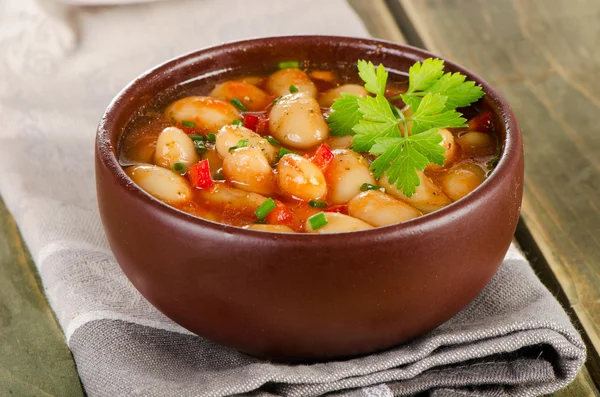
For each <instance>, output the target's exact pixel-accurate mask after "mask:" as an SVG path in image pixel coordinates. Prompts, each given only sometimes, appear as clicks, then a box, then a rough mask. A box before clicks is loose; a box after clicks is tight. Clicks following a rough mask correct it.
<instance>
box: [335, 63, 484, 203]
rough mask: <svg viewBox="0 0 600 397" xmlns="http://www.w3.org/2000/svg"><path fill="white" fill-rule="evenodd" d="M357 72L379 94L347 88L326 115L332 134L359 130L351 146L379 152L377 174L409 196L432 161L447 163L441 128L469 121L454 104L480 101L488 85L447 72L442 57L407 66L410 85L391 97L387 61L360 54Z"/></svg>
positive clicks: (356, 148) (370, 151)
mask: <svg viewBox="0 0 600 397" xmlns="http://www.w3.org/2000/svg"><path fill="white" fill-rule="evenodd" d="M358 74H359V76H360V78H361V79H362V80H363V81H364V82H365V88H366V90H367V91H369V92H370V93H371V94H374V95H375V96H374V97H373V96H367V97H364V98H359V97H357V96H355V95H351V94H342V96H341V97H340V98H338V99H336V100H335V102H334V103H333V105H332V107H331V108H332V110H333V113H331V115H330V116H329V118H328V120H327V122H328V123H329V127H330V129H331V134H332V135H337V136H345V135H354V137H353V138H352V149H354V150H356V151H358V152H369V153H371V154H373V155H377V156H379V157H377V158H376V159H375V160H374V161H373V162H372V163H371V169H372V170H373V173H374V175H375V177H377V178H380V177H381V176H383V174H386V175H387V177H388V179H389V181H390V183H392V184H395V185H396V187H397V188H398V189H400V190H401V191H402V192H403V193H404V194H405V195H406V196H407V197H410V196H411V195H412V194H414V193H415V191H416V187H417V186H419V184H420V180H419V175H418V172H421V171H423V170H424V169H425V167H426V166H427V164H429V163H435V164H438V165H443V164H444V160H445V157H444V148H443V147H442V146H440V143H441V142H442V136H441V135H440V134H439V132H438V131H439V129H440V128H456V127H465V126H466V121H467V120H466V119H464V118H463V117H462V114H461V113H459V112H457V111H456V110H455V109H456V108H457V107H463V106H468V105H470V104H471V103H473V102H476V101H477V100H478V99H479V98H481V97H482V96H483V95H484V93H483V90H482V89H481V87H479V86H476V85H475V83H474V82H472V81H465V79H466V76H464V75H462V74H460V73H444V61H442V60H440V59H432V58H429V59H426V60H424V61H423V62H417V63H415V64H414V65H413V66H412V67H411V68H410V70H409V72H408V77H409V80H408V90H407V91H406V92H405V93H403V94H400V95H398V96H397V97H392V98H390V99H389V100H388V99H387V98H386V97H385V89H386V83H387V78H388V73H387V71H386V70H385V68H384V66H383V65H379V66H378V67H377V68H375V65H373V63H372V62H366V61H364V60H360V61H358ZM400 98H402V100H403V101H404V103H405V104H406V105H407V106H406V107H405V108H404V109H399V108H398V107H396V106H395V105H394V104H393V103H392V102H393V101H395V100H397V99H400ZM408 109H411V111H412V112H410V113H407V112H406V111H407V110H408ZM411 113H412V114H411Z"/></svg>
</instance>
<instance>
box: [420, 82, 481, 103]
mask: <svg viewBox="0 0 600 397" xmlns="http://www.w3.org/2000/svg"><path fill="white" fill-rule="evenodd" d="M466 78H467V76H465V75H463V74H460V73H446V74H445V75H443V76H442V77H441V78H440V79H439V80H438V81H437V82H436V83H435V84H434V85H432V86H431V87H429V88H428V89H427V90H425V92H431V93H439V94H442V95H443V96H445V97H447V98H448V99H447V101H446V105H445V107H446V109H447V110H452V109H456V108H459V107H463V106H469V105H470V104H472V103H473V102H476V101H478V100H479V99H480V98H481V97H482V96H483V95H484V93H483V89H482V88H481V87H480V86H478V85H475V82H474V81H466V82H465V79H466Z"/></svg>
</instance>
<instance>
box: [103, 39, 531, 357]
mask: <svg viewBox="0 0 600 397" xmlns="http://www.w3.org/2000/svg"><path fill="white" fill-rule="evenodd" d="M433 56H434V55H433V54H430V53H428V52H426V51H423V50H420V49H417V48H413V47H408V46H404V45H399V44H394V43H389V42H384V41H377V40H366V39H357V38H348V37H331V36H291V37H273V38H264V39H256V40H248V41H242V42H236V43H231V44H226V45H222V46H218V47H213V48H208V49H203V50H200V51H196V52H193V53H191V54H188V55H184V56H182V57H179V58H176V59H174V60H171V61H169V62H167V63H165V64H162V65H160V66H158V67H156V68H155V69H152V70H151V71H149V72H147V73H145V74H144V75H142V76H141V77H139V78H137V79H136V80H134V81H133V82H132V83H131V84H129V85H128V86H127V87H126V88H125V89H124V90H123V91H122V92H121V93H119V94H118V95H117V97H116V98H115V99H114V100H113V102H112V103H111V104H110V105H109V107H108V109H107V110H106V113H105V114H104V116H103V118H102V120H101V122H100V125H99V127H98V136H97V141H96V183H97V189H98V204H99V207H100V213H101V215H102V221H103V223H104V229H105V231H106V235H107V237H108V240H109V242H110V245H111V247H112V250H113V253H114V254H115V257H116V259H117V261H118V262H119V264H120V266H121V268H122V269H123V271H124V272H125V274H126V275H127V277H129V279H130V280H131V282H132V283H133V285H134V286H135V287H136V288H137V289H138V290H139V291H140V292H141V293H142V295H144V296H145V297H146V298H147V299H148V300H149V301H150V302H151V303H152V304H153V305H154V306H156V307H157V308H158V309H159V310H160V311H162V312H163V313H164V314H165V315H167V316H168V317H170V318H171V319H173V320H174V321H175V322H177V323H179V324H181V325H182V326H183V327H185V328H187V329H188V330H190V331H192V332H194V333H196V334H198V335H201V336H203V337H206V338H209V339H212V340H213V341H215V342H218V343H221V344H224V345H227V346H230V347H233V348H236V349H239V350H241V351H243V352H247V353H249V354H252V355H256V356H261V357H268V358H274V359H280V360H293V361H298V360H323V359H330V358H340V357H347V356H352V355H358V354H365V353H370V352H374V351H377V350H381V349H385V348H389V347H391V346H394V345H397V344H399V343H402V342H404V341H406V340H408V339H410V338H414V337H416V336H418V335H420V334H423V333H425V332H427V331H429V330H431V329H433V328H435V327H437V326H438V325H440V324H442V323H443V322H445V321H446V320H448V319H449V318H450V317H452V316H453V315H454V314H456V313H457V312H458V311H459V310H461V309H462V308H463V307H465V306H466V305H467V304H468V303H469V302H471V301H472V300H473V299H474V298H475V297H476V296H477V295H478V294H479V292H480V291H481V290H482V289H483V287H484V286H485V285H486V284H487V282H488V281H489V280H490V279H491V277H492V276H493V275H494V273H495V271H496V269H497V268H498V266H499V265H500V263H501V262H502V259H503V257H504V255H505V253H506V251H507V249H508V246H509V244H510V242H511V239H512V236H513V233H514V231H515V227H516V225H517V220H518V217H519V211H520V207H521V197H522V189H523V151H522V141H521V132H520V130H519V126H518V124H517V121H516V119H515V115H514V114H513V112H512V110H511V108H510V106H509V105H508V103H507V102H506V101H505V100H504V99H503V98H502V97H501V96H500V94H499V93H498V92H497V91H496V90H495V89H494V88H492V87H491V86H490V85H489V84H488V83H486V82H485V81H483V80H482V79H481V78H479V77H478V76H476V75H475V74H473V73H472V72H470V71H468V70H466V69H464V68H462V67H461V66H459V65H456V64H454V63H452V62H449V61H446V69H447V70H448V71H452V72H455V71H458V72H461V73H463V74H465V75H467V76H468V79H470V80H474V81H476V82H477V83H479V84H481V85H482V86H483V89H484V91H485V92H486V94H487V95H486V96H485V97H484V99H483V101H484V102H485V103H486V106H488V107H489V108H491V110H492V112H493V114H494V119H495V124H496V129H497V132H498V134H499V136H500V138H501V141H502V155H501V158H500V161H499V162H498V165H497V168H496V169H495V171H494V172H493V173H492V174H491V176H490V177H489V178H488V179H487V180H486V181H485V182H484V183H483V184H482V185H481V186H480V187H478V188H477V189H476V190H475V191H473V192H472V193H471V194H469V195H468V196H467V197H465V198H463V199H461V200H459V201H457V202H455V203H453V204H451V205H449V206H447V207H445V208H443V209H441V210H439V211H436V212H434V213H432V214H429V215H425V216H423V217H420V218H417V219H414V220H411V221H408V222H405V223H402V224H398V225H393V226H387V227H381V228H376V229H372V230H368V231H360V232H352V233H341V234H331V235H309V234H279V233H264V232H258V231H252V230H244V229H240V228H237V227H233V226H227V225H223V224H218V223H214V222H211V221H207V220H203V219H200V218H196V217H194V216H191V215H188V214H186V213H184V212H181V211H178V210H176V209H174V208H172V207H169V206H167V205H165V204H163V203H162V202H160V201H158V200H157V199H155V198H153V197H152V196H150V195H148V194H147V193H145V192H144V191H142V190H141V189H140V188H138V187H137V186H136V185H135V184H134V183H133V182H132V181H131V180H130V179H129V177H127V175H125V173H124V172H123V169H122V168H121V166H120V165H119V163H118V160H117V146H118V141H119V138H120V136H121V134H122V132H123V130H124V128H125V126H126V124H127V122H128V120H129V118H130V117H131V115H132V114H133V113H134V112H135V111H136V110H137V109H139V108H140V106H143V105H145V104H147V103H148V102H149V101H150V100H152V99H153V98H155V97H156V95H157V93H159V92H162V91H164V90H166V89H168V88H170V87H173V86H175V85H177V84H180V83H182V82H186V81H190V80H193V79H196V80H198V81H200V82H203V81H205V82H206V84H207V87H208V86H210V85H212V84H214V83H215V82H216V81H219V80H223V79H225V78H227V77H228V76H231V75H235V74H238V75H239V74H240V73H241V72H243V71H244V70H248V69H250V70H256V69H261V68H262V69H264V70H268V69H269V68H272V66H273V65H274V64H276V63H277V62H278V61H284V60H290V59H300V60H310V61H311V62H315V63H319V64H320V63H329V64H331V65H340V64H346V65H355V63H356V61H357V59H362V58H364V59H368V60H371V61H373V62H374V63H375V64H378V63H383V64H384V65H385V66H386V67H387V68H388V69H389V70H390V71H392V72H404V73H405V72H406V71H407V70H408V68H409V67H410V66H411V65H412V64H413V63H414V62H416V61H419V60H422V59H424V58H428V57H433Z"/></svg>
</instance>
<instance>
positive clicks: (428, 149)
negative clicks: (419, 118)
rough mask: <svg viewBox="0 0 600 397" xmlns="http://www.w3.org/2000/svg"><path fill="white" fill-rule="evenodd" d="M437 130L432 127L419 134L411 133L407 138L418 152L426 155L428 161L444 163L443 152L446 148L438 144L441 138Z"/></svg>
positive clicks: (438, 163)
mask: <svg viewBox="0 0 600 397" xmlns="http://www.w3.org/2000/svg"><path fill="white" fill-rule="evenodd" d="M438 131H439V129H437V128H432V129H430V130H427V131H425V132H422V133H420V134H416V135H411V136H410V137H409V140H410V143H411V144H412V145H413V147H414V148H415V149H416V150H417V151H418V152H419V153H421V154H422V155H423V156H425V157H427V160H429V162H430V163H434V164H437V165H444V161H446V157H444V153H445V151H446V150H445V149H444V147H443V146H441V145H440V143H442V140H443V138H442V135H440V134H439V132H438Z"/></svg>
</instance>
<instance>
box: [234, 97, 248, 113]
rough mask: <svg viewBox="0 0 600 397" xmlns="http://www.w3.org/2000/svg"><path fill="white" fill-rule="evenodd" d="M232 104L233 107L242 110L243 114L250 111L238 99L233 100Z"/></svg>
mask: <svg viewBox="0 0 600 397" xmlns="http://www.w3.org/2000/svg"><path fill="white" fill-rule="evenodd" d="M230 102H231V104H232V105H233V106H235V107H236V108H238V109H240V110H241V111H242V112H245V111H246V110H248V109H246V106H244V104H243V103H242V101H240V100H239V99H237V98H233V99H232V100H231V101H230Z"/></svg>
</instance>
